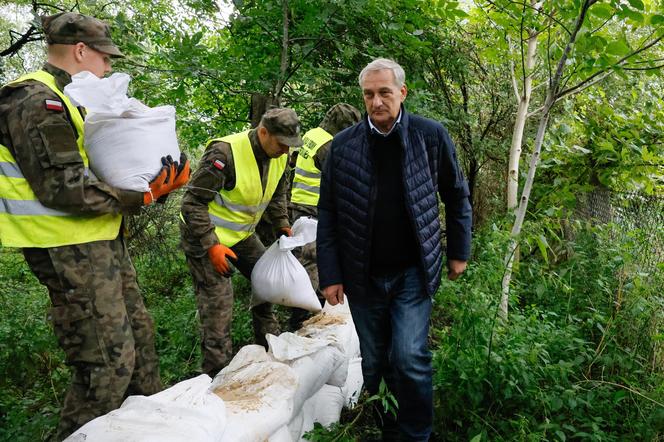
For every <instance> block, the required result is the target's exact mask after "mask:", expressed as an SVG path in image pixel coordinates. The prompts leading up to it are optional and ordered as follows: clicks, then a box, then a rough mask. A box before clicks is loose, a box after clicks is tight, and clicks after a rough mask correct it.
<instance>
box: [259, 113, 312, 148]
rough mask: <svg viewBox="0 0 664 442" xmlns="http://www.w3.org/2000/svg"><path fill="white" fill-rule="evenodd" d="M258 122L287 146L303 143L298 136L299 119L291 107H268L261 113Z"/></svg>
mask: <svg viewBox="0 0 664 442" xmlns="http://www.w3.org/2000/svg"><path fill="white" fill-rule="evenodd" d="M260 124H261V126H263V127H264V128H265V129H267V131H268V132H269V133H270V134H271V135H274V136H276V137H277V139H278V140H279V141H280V142H282V143H283V144H285V145H287V146H290V147H299V146H302V144H303V143H304V142H303V141H302V137H301V136H300V119H299V118H298V117H297V114H296V113H295V111H294V110H293V109H289V108H287V107H277V108H274V109H270V110H268V111H267V112H265V114H263V117H262V118H261V123H260Z"/></svg>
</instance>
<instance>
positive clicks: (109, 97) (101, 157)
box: [64, 71, 180, 192]
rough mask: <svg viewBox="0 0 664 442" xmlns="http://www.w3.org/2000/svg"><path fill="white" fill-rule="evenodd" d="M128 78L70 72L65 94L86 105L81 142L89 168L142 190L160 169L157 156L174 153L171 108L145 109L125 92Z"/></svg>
mask: <svg viewBox="0 0 664 442" xmlns="http://www.w3.org/2000/svg"><path fill="white" fill-rule="evenodd" d="M129 80H130V77H129V75H127V74H122V73H115V74H113V75H111V76H110V77H108V78H98V77H97V76H96V75H94V74H92V73H91V72H88V71H83V72H79V73H78V74H76V75H73V76H72V82H71V83H70V84H68V85H67V86H65V89H64V92H65V94H66V95H67V96H68V97H69V98H70V99H71V100H72V102H73V103H74V104H76V105H77V106H83V107H85V110H86V113H87V115H86V117H85V128H84V133H85V137H84V144H85V150H86V152H87V155H88V159H89V162H90V169H91V170H92V172H94V174H95V175H96V176H97V177H98V178H99V179H101V180H102V181H104V182H105V183H107V184H110V185H112V186H114V187H117V188H120V189H125V190H134V191H138V192H146V191H147V190H148V185H149V183H150V181H152V179H153V178H154V177H155V176H156V175H157V173H158V172H159V170H160V169H161V165H162V164H161V157H165V156H167V155H170V156H171V157H172V158H173V160H175V161H178V160H179V158H180V149H179V147H178V141H177V136H176V133H175V108H174V107H173V106H158V107H154V108H150V107H148V106H146V105H144V104H143V103H141V102H140V101H138V100H136V99H135V98H129V97H128V96H127V89H128V87H129Z"/></svg>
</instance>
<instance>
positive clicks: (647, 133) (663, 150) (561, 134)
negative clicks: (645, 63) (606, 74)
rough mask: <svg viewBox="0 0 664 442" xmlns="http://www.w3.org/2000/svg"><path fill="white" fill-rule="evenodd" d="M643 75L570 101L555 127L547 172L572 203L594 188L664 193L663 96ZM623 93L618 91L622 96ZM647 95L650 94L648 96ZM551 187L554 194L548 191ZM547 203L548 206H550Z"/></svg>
mask: <svg viewBox="0 0 664 442" xmlns="http://www.w3.org/2000/svg"><path fill="white" fill-rule="evenodd" d="M651 81H652V80H649V79H647V78H646V75H641V76H637V77H634V78H632V79H631V80H630V81H628V82H624V81H622V80H620V83H621V85H618V81H613V82H611V84H613V85H615V86H616V89H613V90H612V89H610V88H609V89H604V88H596V89H593V90H592V91H591V92H590V93H588V94H587V95H584V96H583V97H579V98H578V99H577V100H575V101H573V102H572V101H570V102H568V103H566V105H565V113H564V114H562V115H561V116H560V117H559V118H558V119H557V121H556V123H555V124H554V125H553V128H552V131H551V135H552V136H551V139H550V142H549V145H548V147H547V148H546V149H545V152H544V153H543V156H542V168H543V169H545V172H544V173H546V175H547V176H549V177H553V178H554V179H553V181H551V182H549V183H547V184H545V185H544V186H542V187H540V189H541V190H543V189H546V191H547V192H556V193H559V192H564V193H565V194H566V195H567V197H568V198H567V200H568V201H567V202H573V200H574V199H575V198H574V193H576V192H578V191H579V190H583V189H584V188H589V187H590V186H597V185H601V186H603V187H606V188H609V189H613V190H621V191H635V190H639V191H643V192H646V193H657V192H661V191H662V189H664V147H663V146H664V144H663V142H662V133H664V94H662V91H661V89H660V88H652V89H650V88H647V87H646V84H648V83H650V82H651ZM617 90H619V92H617ZM646 90H647V92H646ZM549 186H552V187H553V188H552V189H548V187H549ZM550 203H551V199H550V198H548V199H547V200H545V201H544V204H550Z"/></svg>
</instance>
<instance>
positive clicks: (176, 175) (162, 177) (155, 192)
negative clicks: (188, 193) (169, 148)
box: [143, 153, 191, 205]
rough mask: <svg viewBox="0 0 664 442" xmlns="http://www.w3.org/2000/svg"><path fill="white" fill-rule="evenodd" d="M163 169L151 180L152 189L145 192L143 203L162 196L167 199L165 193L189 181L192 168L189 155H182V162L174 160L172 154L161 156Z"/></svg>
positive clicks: (163, 199) (149, 202)
mask: <svg viewBox="0 0 664 442" xmlns="http://www.w3.org/2000/svg"><path fill="white" fill-rule="evenodd" d="M161 164H162V166H161V170H160V171H159V173H158V174H157V176H156V177H155V178H154V179H153V180H152V181H151V182H150V189H149V190H148V191H147V192H145V193H144V194H143V204H145V205H148V204H151V203H152V202H153V201H155V200H159V199H160V198H161V200H162V201H165V198H162V197H164V196H165V195H168V194H169V193H170V192H172V191H174V190H175V189H178V188H180V187H182V186H184V185H185V184H187V182H188V181H189V176H190V175H191V168H190V164H189V160H188V159H187V156H186V155H185V154H184V153H182V154H181V155H180V163H179V164H178V162H177V161H173V158H171V156H170V155H168V156H167V157H162V158H161Z"/></svg>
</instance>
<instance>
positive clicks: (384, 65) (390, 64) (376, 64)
mask: <svg viewBox="0 0 664 442" xmlns="http://www.w3.org/2000/svg"><path fill="white" fill-rule="evenodd" d="M383 69H390V70H391V71H392V73H393V74H394V82H395V84H396V85H397V87H401V86H403V85H405V84H406V73H405V72H404V70H403V68H402V67H401V66H400V65H399V63H397V62H396V61H394V60H390V59H389V58H376V59H375V60H374V61H372V62H371V63H369V64H368V65H366V66H365V67H364V69H362V72H360V76H359V78H358V80H359V83H360V87H362V80H364V76H365V75H367V73H368V72H369V71H382V70H383Z"/></svg>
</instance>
